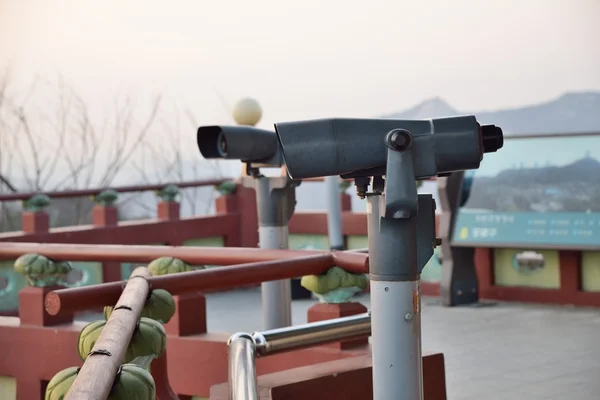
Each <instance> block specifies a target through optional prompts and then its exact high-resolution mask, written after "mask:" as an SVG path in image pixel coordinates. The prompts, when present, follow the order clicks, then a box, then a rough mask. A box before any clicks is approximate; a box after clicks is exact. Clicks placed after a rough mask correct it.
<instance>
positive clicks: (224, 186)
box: [215, 181, 237, 196]
mask: <svg viewBox="0 0 600 400" xmlns="http://www.w3.org/2000/svg"><path fill="white" fill-rule="evenodd" d="M215 189H217V190H218V191H219V193H221V194H222V195H223V196H230V195H232V194H235V191H236V190H237V184H236V183H235V182H233V181H227V182H223V183H221V184H219V185H215Z"/></svg>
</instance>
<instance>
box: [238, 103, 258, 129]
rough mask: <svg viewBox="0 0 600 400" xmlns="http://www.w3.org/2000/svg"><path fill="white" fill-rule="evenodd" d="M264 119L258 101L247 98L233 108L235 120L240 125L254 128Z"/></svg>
mask: <svg viewBox="0 0 600 400" xmlns="http://www.w3.org/2000/svg"><path fill="white" fill-rule="evenodd" d="M260 117H262V109H261V108H260V104H258V101H256V100H254V99H252V98H249V97H246V98H244V99H241V100H240V101H238V102H237V104H236V105H235V107H233V119H234V120H235V122H236V123H237V124H238V125H250V126H254V125H256V124H257V123H258V121H260Z"/></svg>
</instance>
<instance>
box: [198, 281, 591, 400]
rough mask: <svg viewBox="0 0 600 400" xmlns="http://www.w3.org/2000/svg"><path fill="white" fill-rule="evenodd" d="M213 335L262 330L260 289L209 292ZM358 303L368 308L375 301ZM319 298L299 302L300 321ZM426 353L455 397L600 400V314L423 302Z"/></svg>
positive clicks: (364, 299)
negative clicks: (437, 358)
mask: <svg viewBox="0 0 600 400" xmlns="http://www.w3.org/2000/svg"><path fill="white" fill-rule="evenodd" d="M207 299H208V300H207V301H208V306H207V308H208V329H209V331H213V332H214V331H225V332H234V331H238V330H241V331H254V330H260V329H261V322H262V319H261V312H260V293H259V291H258V290H256V289H251V290H243V291H234V292H225V293H217V294H210V295H208V296H207ZM357 300H358V301H360V302H362V303H363V304H365V305H366V306H367V307H368V306H369V298H368V296H362V297H359V298H358V299H357ZM312 304H314V301H309V300H306V301H294V302H293V323H294V324H301V323H305V322H306V310H307V309H308V307H310V306H311V305H312ZM422 327H423V348H424V349H427V350H430V351H439V352H443V353H444V356H445V359H446V379H447V389H448V399H449V400H475V399H478V400H487V399H489V400H500V399H501V400H521V399H523V400H537V399H548V400H550V399H551V400H558V399H566V400H599V399H600V310H597V309H596V310H594V309H583V308H571V307H544V306H534V305H521V304H506V303H503V304H497V305H494V306H487V307H455V308H445V307H441V306H440V305H438V304H437V300H436V299H433V298H428V299H424V301H423V311H422Z"/></svg>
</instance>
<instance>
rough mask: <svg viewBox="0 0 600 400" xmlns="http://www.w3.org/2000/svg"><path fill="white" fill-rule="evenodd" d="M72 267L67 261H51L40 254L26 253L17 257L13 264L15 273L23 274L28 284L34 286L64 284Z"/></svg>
mask: <svg viewBox="0 0 600 400" xmlns="http://www.w3.org/2000/svg"><path fill="white" fill-rule="evenodd" d="M72 269H73V267H72V266H71V263H69V262H67V261H58V262H55V261H52V260H50V259H49V258H48V257H45V256H42V255H40V254H34V253H28V254H24V255H22V256H21V257H19V258H17V260H16V261H15V264H14V270H15V272H16V273H18V274H21V275H24V276H25V277H26V278H27V282H28V284H29V285H31V286H34V287H46V286H54V285H57V284H64V283H65V281H66V279H67V275H68V274H69V272H71V270H72Z"/></svg>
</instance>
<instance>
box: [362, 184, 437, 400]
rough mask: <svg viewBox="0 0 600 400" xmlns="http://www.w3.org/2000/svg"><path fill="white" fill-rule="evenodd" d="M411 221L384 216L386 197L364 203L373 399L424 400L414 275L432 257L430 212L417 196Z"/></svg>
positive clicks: (429, 202)
mask: <svg viewBox="0 0 600 400" xmlns="http://www.w3.org/2000/svg"><path fill="white" fill-rule="evenodd" d="M418 205H419V212H418V214H417V215H415V216H414V217H411V218H389V217H386V216H385V214H384V211H385V196H384V195H371V196H369V197H368V198H367V222H368V227H369V259H370V277H371V324H372V325H371V332H372V334H371V337H372V346H371V349H372V354H373V399H374V400H391V399H394V400H423V372H422V371H423V361H422V354H421V296H420V293H419V282H418V279H419V275H420V273H421V270H422V269H423V267H424V266H425V264H426V263H427V261H428V259H429V258H430V257H431V256H432V255H433V247H434V243H435V224H434V222H435V208H434V202H433V199H432V197H431V196H430V195H419V196H418Z"/></svg>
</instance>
